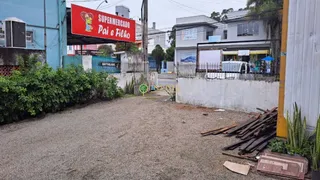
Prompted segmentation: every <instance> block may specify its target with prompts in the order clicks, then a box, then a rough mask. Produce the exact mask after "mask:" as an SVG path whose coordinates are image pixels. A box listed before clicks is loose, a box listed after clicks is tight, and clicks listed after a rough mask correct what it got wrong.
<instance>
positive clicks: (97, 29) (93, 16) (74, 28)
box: [71, 4, 136, 42]
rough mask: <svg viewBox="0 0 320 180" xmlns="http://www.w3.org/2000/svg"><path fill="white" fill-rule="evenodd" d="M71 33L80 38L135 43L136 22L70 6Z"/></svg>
mask: <svg viewBox="0 0 320 180" xmlns="http://www.w3.org/2000/svg"><path fill="white" fill-rule="evenodd" d="M71 32H72V34H76V35H82V36H90V37H96V38H103V39H111V40H116V41H125V42H135V40H136V22H135V21H134V20H131V19H127V18H123V17H120V16H116V15H112V14H108V13H104V12H100V11H96V10H93V9H89V8H85V7H82V6H78V5H74V4H72V5H71Z"/></svg>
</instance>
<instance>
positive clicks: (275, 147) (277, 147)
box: [269, 139, 287, 153]
mask: <svg viewBox="0 0 320 180" xmlns="http://www.w3.org/2000/svg"><path fill="white" fill-rule="evenodd" d="M269 148H270V150H271V152H277V153H287V149H286V142H285V141H284V140H281V139H273V140H272V141H270V143H269Z"/></svg>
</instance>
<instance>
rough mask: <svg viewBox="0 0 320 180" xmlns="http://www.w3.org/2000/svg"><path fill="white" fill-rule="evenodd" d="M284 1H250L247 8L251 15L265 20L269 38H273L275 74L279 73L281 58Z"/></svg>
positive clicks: (272, 48)
mask: <svg viewBox="0 0 320 180" xmlns="http://www.w3.org/2000/svg"><path fill="white" fill-rule="evenodd" d="M282 6H283V0H248V1H247V7H248V8H249V10H250V11H249V15H250V16H253V17H257V18H258V19H262V20H263V24H264V27H265V29H266V32H267V38H269V37H270V38H271V40H272V41H271V50H272V56H273V57H274V59H275V61H274V72H276V73H277V72H278V64H279V58H280V47H281V42H280V37H281V25H282V16H281V12H280V9H282Z"/></svg>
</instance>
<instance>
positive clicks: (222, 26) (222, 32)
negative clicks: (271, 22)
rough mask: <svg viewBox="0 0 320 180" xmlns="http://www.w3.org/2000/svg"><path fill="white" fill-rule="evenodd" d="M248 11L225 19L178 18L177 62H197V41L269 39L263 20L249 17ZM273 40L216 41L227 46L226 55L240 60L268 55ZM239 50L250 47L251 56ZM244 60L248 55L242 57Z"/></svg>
mask: <svg viewBox="0 0 320 180" xmlns="http://www.w3.org/2000/svg"><path fill="white" fill-rule="evenodd" d="M247 13H248V11H235V12H231V13H229V14H227V15H226V16H225V17H223V18H224V20H225V21H224V23H220V22H217V21H215V20H214V19H212V18H210V17H207V16H204V15H200V16H191V17H183V18H177V19H176V25H175V29H176V52H175V63H176V64H177V63H183V62H186V61H184V60H185V59H187V62H188V63H190V62H191V63H194V64H195V63H196V59H197V44H198V43H209V42H230V41H250V40H266V39H267V38H268V36H267V33H266V31H265V28H264V25H263V22H262V20H255V19H250V20H248V19H247V18H245V16H246V15H247ZM270 46H271V45H270V42H269V41H260V42H254V43H252V42H240V43H228V44H219V45H214V48H218V49H221V50H223V51H222V53H223V59H224V60H229V59H234V60H240V58H247V60H249V58H251V57H250V56H251V55H253V56H256V57H255V58H256V59H259V58H260V57H265V56H266V54H268V53H269V50H270ZM202 48H213V45H207V47H206V46H202ZM239 50H249V51H250V56H247V57H240V56H238V51H239ZM241 60H244V59H241Z"/></svg>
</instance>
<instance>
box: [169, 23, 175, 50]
mask: <svg viewBox="0 0 320 180" xmlns="http://www.w3.org/2000/svg"><path fill="white" fill-rule="evenodd" d="M169 40H170V46H171V47H173V48H175V47H176V29H175V27H172V30H171V32H170V35H169Z"/></svg>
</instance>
